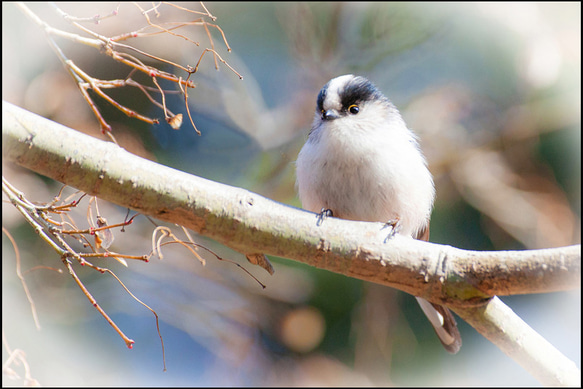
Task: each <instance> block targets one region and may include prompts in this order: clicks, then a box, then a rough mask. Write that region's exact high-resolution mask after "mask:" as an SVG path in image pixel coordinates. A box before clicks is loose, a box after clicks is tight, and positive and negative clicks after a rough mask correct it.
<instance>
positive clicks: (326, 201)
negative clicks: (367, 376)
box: [296, 75, 461, 353]
mask: <svg viewBox="0 0 583 389" xmlns="http://www.w3.org/2000/svg"><path fill="white" fill-rule="evenodd" d="M296 172H297V187H298V193H299V197H300V200H301V202H302V206H303V207H304V208H305V209H307V210H310V211H313V212H316V213H320V212H322V210H330V211H332V214H333V216H335V217H339V218H343V219H350V220H361V221H371V222H389V221H397V220H398V232H399V233H400V234H402V235H406V236H411V237H414V238H417V239H422V240H428V237H429V218H430V215H431V210H432V208H433V200H434V198H435V189H434V185H433V178H432V177H431V173H430V172H429V170H428V168H427V163H426V161H425V158H424V157H423V154H422V153H421V150H420V148H419V144H418V142H417V138H416V137H415V135H414V134H413V133H412V132H411V131H410V130H409V129H408V128H407V126H406V125H405V122H404V121H403V119H402V117H401V115H400V114H399V111H398V110H397V108H396V107H395V106H394V105H393V104H392V103H391V102H390V101H389V100H388V99H387V98H386V97H385V96H384V95H383V94H382V92H380V91H379V90H378V88H376V87H375V86H374V85H373V84H372V83H371V82H370V81H368V80H367V79H366V78H364V77H356V76H353V75H344V76H340V77H337V78H334V79H332V80H330V81H329V82H328V83H327V84H326V85H325V86H324V87H323V88H322V90H321V91H320V93H319V95H318V99H317V105H316V114H315V116H314V121H313V123H312V129H311V131H310V134H309V136H308V140H307V141H306V143H305V145H304V147H303V148H302V150H301V151H300V153H299V155H298V159H297V161H296ZM418 300H421V301H419V303H420V304H421V306H422V308H423V311H424V312H425V314H426V315H427V316H428V318H429V319H430V321H431V323H432V325H433V326H434V328H435V330H436V333H437V334H438V336H439V338H440V340H441V342H442V343H443V345H444V346H445V348H446V349H447V350H448V351H450V352H452V353H456V352H457V351H458V350H459V348H460V346H461V338H460V336H459V332H458V331H457V326H456V324H455V320H454V318H453V316H452V314H451V312H449V310H448V309H447V308H445V307H441V306H435V305H433V304H431V303H429V302H427V301H425V300H422V299H418Z"/></svg>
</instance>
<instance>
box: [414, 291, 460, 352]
mask: <svg viewBox="0 0 583 389" xmlns="http://www.w3.org/2000/svg"><path fill="white" fill-rule="evenodd" d="M417 302H418V303H419V305H420V306H421V309H422V310H423V313H425V316H427V318H428V319H429V321H430V322H431V325H432V326H433V328H434V329H435V333H436V334H437V336H438V337H439V340H440V341H441V344H443V347H445V349H446V350H447V351H449V352H450V353H452V354H455V353H457V352H458V351H459V350H460V347H462V337H461V335H460V333H459V331H458V329H457V323H456V322H455V319H454V317H453V315H452V313H451V311H450V310H449V309H447V308H446V307H444V306H442V305H437V304H433V303H430V302H429V301H427V300H424V299H422V298H420V297H417Z"/></svg>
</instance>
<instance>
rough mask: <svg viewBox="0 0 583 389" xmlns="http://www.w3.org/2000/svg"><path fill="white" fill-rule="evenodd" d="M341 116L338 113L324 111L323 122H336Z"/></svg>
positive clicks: (330, 110)
mask: <svg viewBox="0 0 583 389" xmlns="http://www.w3.org/2000/svg"><path fill="white" fill-rule="evenodd" d="M339 117H340V116H339V115H338V113H336V111H334V110H332V109H329V110H327V111H322V120H334V119H338V118H339Z"/></svg>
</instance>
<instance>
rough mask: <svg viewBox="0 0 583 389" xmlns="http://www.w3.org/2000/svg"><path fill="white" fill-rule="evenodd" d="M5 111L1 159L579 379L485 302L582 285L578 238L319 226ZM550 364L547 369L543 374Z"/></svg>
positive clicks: (548, 380) (308, 217) (546, 378)
mask: <svg viewBox="0 0 583 389" xmlns="http://www.w3.org/2000/svg"><path fill="white" fill-rule="evenodd" d="M2 110H3V115H2V141H3V142H2V143H3V146H2V147H3V148H2V155H3V158H5V159H7V160H10V161H13V162H15V163H17V164H19V165H21V166H23V167H26V168H28V169H30V170H33V171H35V172H37V173H40V174H43V175H45V176H47V177H50V178H53V179H55V180H57V181H60V182H63V183H65V184H67V185H70V186H72V187H75V188H77V189H80V190H82V191H85V192H87V193H89V194H91V195H95V196H98V197H100V198H102V199H104V200H107V201H111V202H113V203H115V204H118V205H121V206H124V207H128V208H131V209H133V210H135V211H137V212H140V213H143V214H145V215H149V216H152V217H155V218H158V219H160V220H164V221H168V222H172V223H176V224H180V225H182V226H185V227H187V228H190V229H192V230H194V231H195V232H197V233H199V234H201V235H205V236H208V237H210V238H213V239H215V240H217V241H218V242H220V243H223V244H225V245H226V246H229V247H231V248H233V249H235V250H237V251H239V252H241V253H243V254H246V255H248V256H253V255H256V254H259V253H265V254H271V255H276V256H280V257H285V258H289V259H293V260H296V261H300V262H303V263H306V264H309V265H312V266H315V267H318V268H321V269H326V270H329V271H333V272H336V273H341V274H344V275H347V276H349V277H354V278H359V279H362V280H366V281H370V282H375V283H379V284H383V285H387V286H390V287H393V288H397V289H400V290H402V291H404V292H407V293H410V294H413V295H415V296H420V297H423V298H425V299H427V300H429V301H432V302H435V303H439V304H443V305H447V306H448V307H450V308H452V309H453V310H454V311H455V312H456V313H457V314H458V315H460V317H462V318H463V319H464V320H466V321H468V322H469V323H470V324H471V325H472V326H474V327H475V328H476V329H477V330H478V331H480V332H481V333H482V334H483V335H484V336H486V337H487V338H488V339H490V340H491V341H493V342H494V343H495V344H497V345H498V346H499V347H500V348H501V349H502V350H503V351H504V352H506V353H507V354H508V355H510V356H511V357H517V356H518V357H519V358H522V359H523V361H522V362H523V363H522V364H523V366H525V367H526V368H528V370H529V371H531V373H532V374H533V375H535V376H536V377H542V379H543V381H542V382H543V384H545V385H565V384H566V385H578V383H577V382H579V383H580V371H579V370H578V369H577V367H576V366H575V365H574V363H573V362H571V361H569V360H568V359H567V358H565V357H564V356H562V355H561V354H560V353H559V352H558V351H556V350H555V351H556V353H553V354H552V355H553V356H556V355H559V356H560V357H562V358H559V357H557V358H558V359H557V358H555V360H556V361H560V365H561V366H562V367H564V369H562V370H561V371H557V369H556V366H557V365H556V364H552V365H545V364H546V361H544V360H543V359H541V358H538V357H528V358H524V355H529V356H530V355H531V353H533V352H534V353H536V354H537V355H538V354H539V353H540V352H541V351H540V350H537V349H536V348H528V347H525V344H526V345H528V344H530V341H525V339H524V338H522V339H520V341H519V340H517V339H512V340H510V339H509V338H508V336H507V335H508V333H507V331H506V330H507V328H506V325H507V324H505V323H508V319H507V318H509V317H512V318H513V320H512V321H511V323H512V324H511V325H512V326H513V328H514V329H515V330H516V331H518V332H519V333H521V334H523V335H524V336H527V338H528V339H535V338H536V336H538V337H539V338H540V336H539V335H538V334H536V333H535V332H534V331H533V330H532V329H530V327H528V326H527V325H526V324H525V323H524V322H522V320H520V318H518V317H517V316H516V315H514V314H513V313H512V311H511V310H510V309H509V308H507V307H506V306H504V305H503V304H502V303H501V302H500V301H499V300H498V299H496V298H495V299H492V297H493V296H495V295H510V294H524V293H546V292H553V291H562V290H569V289H575V288H579V287H580V280H581V246H580V245H576V246H568V247H561V248H556V249H545V250H525V251H498V252H477V251H469V250H460V249H457V248H453V247H451V246H445V245H438V244H434V243H427V242H422V241H417V240H413V239H410V238H406V237H402V236H399V235H397V236H395V237H394V238H392V239H391V240H390V241H389V242H387V243H385V238H386V237H387V235H388V233H389V230H387V229H386V228H385V226H384V225H383V224H382V223H367V222H354V221H347V220H340V219H336V218H329V219H326V221H325V222H324V223H323V225H322V226H317V225H316V215H315V214H313V213H311V212H307V211H304V210H300V209H297V208H294V207H290V206H287V205H283V204H280V203H277V202H275V201H272V200H269V199H267V198H264V197H262V196H260V195H257V194H255V193H252V192H249V191H247V190H244V189H240V188H234V187H231V186H228V185H223V184H220V183H216V182H213V181H209V180H206V179H203V178H200V177H196V176H192V175H189V174H186V173H184V172H181V171H178V170H175V169H171V168H169V167H166V166H162V165H159V164H156V163H155V162H152V161H148V160H145V159H143V158H140V157H137V156H135V155H133V154H130V153H128V152H126V151H125V150H123V149H122V148H120V147H119V146H117V145H115V144H113V143H107V142H103V141H100V140H98V139H95V138H92V137H90V136H87V135H84V134H81V133H79V132H77V131H74V130H71V129H69V128H66V127H64V126H61V125H59V124H57V123H54V122H51V121H49V120H47V119H45V118H42V117H39V116H37V115H34V114H31V113H29V112H27V111H25V110H22V109H20V108H18V107H15V106H13V105H11V104H9V103H6V102H3V104H2ZM502 306H504V307H505V309H506V310H504V309H501V307H502ZM492 307H494V308H496V309H494V308H492ZM490 314H493V316H489V315H490ZM492 317H493V318H495V320H494V319H492ZM514 326H515V327H514ZM541 339H542V338H541ZM535 340H536V339H535ZM542 340H543V341H544V339H542ZM533 341H534V340H533ZM533 344H534V343H533ZM508 345H510V346H511V347H509V346H508ZM548 346H549V347H550V348H552V346H551V345H548ZM514 349H519V350H520V352H518V353H517V352H513V351H512V350H514ZM552 349H553V350H554V348H552ZM549 355H551V354H549ZM519 363H521V362H520V361H519ZM546 366H550V367H551V368H552V369H553V370H552V371H551V372H549V373H548V374H540V372H541V371H547V370H548V369H547V367H546Z"/></svg>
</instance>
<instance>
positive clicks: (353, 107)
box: [348, 104, 360, 115]
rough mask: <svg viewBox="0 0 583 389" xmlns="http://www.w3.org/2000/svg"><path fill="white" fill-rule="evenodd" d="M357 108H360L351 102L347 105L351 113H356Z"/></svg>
mask: <svg viewBox="0 0 583 389" xmlns="http://www.w3.org/2000/svg"><path fill="white" fill-rule="evenodd" d="M359 110H360V109H359V108H358V105H356V104H352V105H351V106H350V107H348V112H350V113H351V114H353V115H356V114H357V113H358V111H359Z"/></svg>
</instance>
